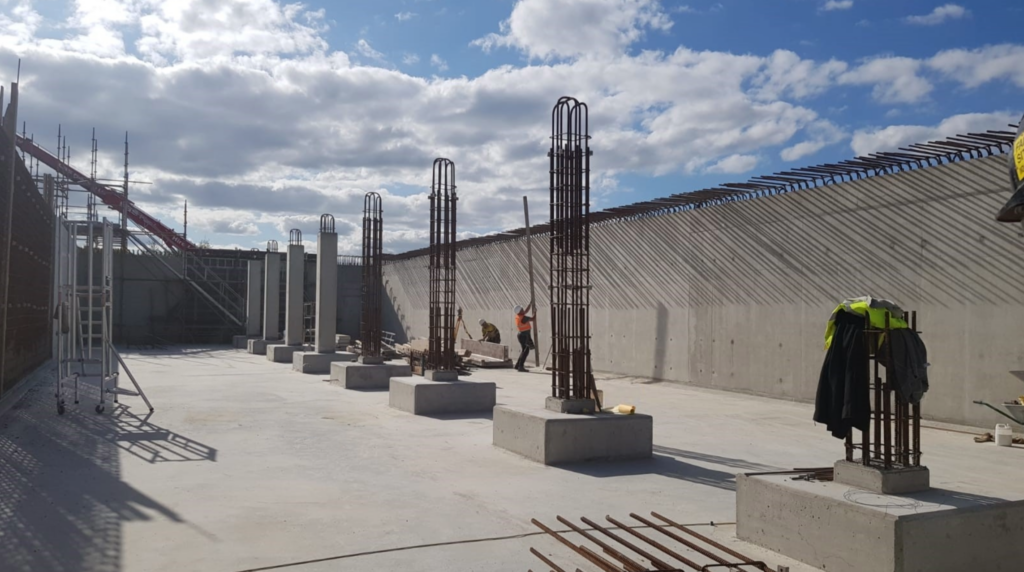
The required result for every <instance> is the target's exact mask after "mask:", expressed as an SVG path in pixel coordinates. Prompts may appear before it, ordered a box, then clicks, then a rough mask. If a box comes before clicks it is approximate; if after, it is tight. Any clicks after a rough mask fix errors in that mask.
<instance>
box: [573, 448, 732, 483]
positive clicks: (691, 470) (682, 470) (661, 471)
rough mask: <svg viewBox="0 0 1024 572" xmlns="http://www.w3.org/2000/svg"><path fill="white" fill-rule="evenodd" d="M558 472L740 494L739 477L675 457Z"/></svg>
mask: <svg viewBox="0 0 1024 572" xmlns="http://www.w3.org/2000/svg"><path fill="white" fill-rule="evenodd" d="M557 468H559V469H564V470H566V471H572V472H574V473H579V474H581V475H587V476H589V477H597V478H602V479H605V478H611V477H626V476H634V475H661V476H663V477H669V478H672V479H679V480H681V481H686V482H690V483H694V484H698V485H705V486H709V487H715V488H716V489H723V490H727V491H735V490H736V475H735V474H733V473H726V472H723V471H716V470H714V469H705V468H704V467H700V466H697V465H691V464H690V463H685V462H683V461H680V460H678V459H676V458H675V457H671V456H669V455H661V454H658V453H655V454H654V455H653V456H652V457H651V458H650V459H638V460H636V461H612V462H599V461H594V462H588V463H570V464H567V465H557Z"/></svg>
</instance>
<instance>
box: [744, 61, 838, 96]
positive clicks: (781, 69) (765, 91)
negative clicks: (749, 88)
mask: <svg viewBox="0 0 1024 572" xmlns="http://www.w3.org/2000/svg"><path fill="white" fill-rule="evenodd" d="M847 68H848V66H847V65H846V62H841V61H837V60H829V61H827V62H824V63H821V64H819V63H817V62H815V61H813V60H805V59H802V58H801V57H800V56H798V55H797V54H796V53H794V52H791V51H789V50H776V51H775V52H773V53H772V55H770V56H769V57H768V59H767V62H766V65H765V68H764V71H763V72H762V73H761V74H760V75H759V76H758V77H757V78H756V79H755V81H754V83H755V84H756V85H757V86H759V88H760V95H761V96H762V97H765V98H768V99H777V98H779V97H784V96H790V97H795V98H797V99H802V98H805V97H809V96H814V95H818V94H820V93H822V92H824V91H825V90H827V89H829V88H830V87H832V86H834V85H835V82H836V78H837V77H839V75H841V74H842V73H844V72H845V71H846V70H847Z"/></svg>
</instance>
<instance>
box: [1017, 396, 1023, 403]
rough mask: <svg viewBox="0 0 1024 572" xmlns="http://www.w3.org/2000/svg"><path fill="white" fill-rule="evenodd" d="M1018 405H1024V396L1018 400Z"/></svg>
mask: <svg viewBox="0 0 1024 572" xmlns="http://www.w3.org/2000/svg"><path fill="white" fill-rule="evenodd" d="M1017 403H1020V404H1021V405H1024V395H1021V396H1020V397H1018V398H1017Z"/></svg>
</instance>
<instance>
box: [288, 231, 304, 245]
mask: <svg viewBox="0 0 1024 572" xmlns="http://www.w3.org/2000/svg"><path fill="white" fill-rule="evenodd" d="M288 244H290V245H292V246H301V245H302V231H301V230H299V229H297V228H293V229H291V230H290V231H288Z"/></svg>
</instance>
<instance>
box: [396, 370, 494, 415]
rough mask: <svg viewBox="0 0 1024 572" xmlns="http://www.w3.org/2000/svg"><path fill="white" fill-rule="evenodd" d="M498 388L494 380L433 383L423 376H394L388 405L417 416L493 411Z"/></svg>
mask: <svg viewBox="0 0 1024 572" xmlns="http://www.w3.org/2000/svg"><path fill="white" fill-rule="evenodd" d="M497 394H498V386H497V384H495V383H494V382H490V381H431V380H429V379H424V378H422V377H393V378H391V382H390V393H389V396H388V403H389V404H390V405H391V407H394V408H395V409H400V410H402V411H405V412H408V413H412V414H413V415H443V414H451V413H479V412H484V411H490V410H491V409H492V408H494V403H495V400H496V398H497Z"/></svg>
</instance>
